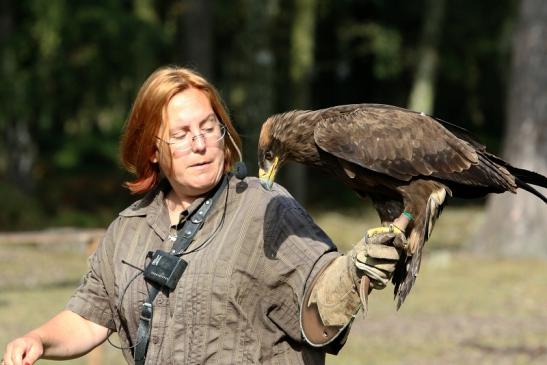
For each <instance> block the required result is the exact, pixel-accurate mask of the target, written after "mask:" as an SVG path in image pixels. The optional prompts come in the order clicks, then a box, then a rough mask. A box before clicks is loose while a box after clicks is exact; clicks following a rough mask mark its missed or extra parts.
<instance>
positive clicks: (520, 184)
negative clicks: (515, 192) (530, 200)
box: [515, 177, 547, 204]
mask: <svg viewBox="0 0 547 365" xmlns="http://www.w3.org/2000/svg"><path fill="white" fill-rule="evenodd" d="M515 182H516V183H517V186H518V187H519V188H521V189H523V190H526V191H528V192H530V193H532V194H534V195H535V196H537V197H538V198H540V199H541V200H543V202H544V203H546V204H547V198H546V197H545V195H543V194H542V193H540V192H539V191H537V190H536V189H534V188H533V187H532V186H530V185H529V184H527V183H525V182H524V181H522V180H521V179H519V178H518V177H516V178H515Z"/></svg>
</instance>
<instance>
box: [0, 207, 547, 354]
mask: <svg viewBox="0 0 547 365" xmlns="http://www.w3.org/2000/svg"><path fill="white" fill-rule="evenodd" d="M313 215H314V217H315V219H316V222H317V223H318V224H319V225H320V226H321V227H323V228H324V229H325V231H326V232H327V233H328V234H329V235H330V236H331V237H332V238H333V240H334V241H335V242H336V243H337V244H338V245H339V247H340V249H341V251H347V250H348V249H349V248H350V247H351V245H352V244H353V243H354V242H356V241H357V240H359V239H360V238H361V236H362V235H363V234H364V232H365V231H366V229H368V228H370V227H374V226H376V225H377V224H378V220H377V218H376V217H375V216H374V215H373V214H372V213H368V212H364V213H363V212H344V213H343V214H342V213H336V212H328V213H315V214H313ZM481 219H482V211H481V210H480V209H479V208H469V207H465V208H460V207H450V208H448V209H447V210H446V211H445V213H443V215H442V216H441V219H440V220H439V222H438V223H437V225H436V227H435V231H434V232H433V237H432V239H431V241H430V242H428V244H427V245H426V249H425V256H424V259H423V264H422V269H421V271H420V276H419V278H418V280H417V282H416V285H415V287H414V288H413V290H412V292H411V294H410V295H409V297H408V298H407V300H406V302H405V303H404V304H403V306H402V307H401V309H400V310H399V311H397V310H396V308H395V303H394V301H393V296H392V291H391V289H392V288H391V287H388V288H387V289H385V290H383V291H380V292H373V293H372V294H371V297H370V303H369V304H370V309H369V314H368V316H367V318H366V319H363V318H362V316H360V315H359V316H358V317H357V318H356V320H355V323H354V324H353V328H352V332H351V334H350V336H349V339H348V342H347V344H346V346H345V347H344V348H343V349H342V351H341V352H340V354H339V355H338V356H330V355H329V356H328V357H327V364H329V365H337V364H344V365H352V364H363V363H366V364H373V365H374V364H382V365H391V364H424V365H428V364H454V365H459V364H462V365H463V364H495V365H504V364H544V363H547V311H546V309H547V290H546V289H547V281H546V279H545V278H546V277H547V261H545V260H543V261H542V260H539V259H537V260H536V259H526V260H524V259H520V260H511V259H495V258H488V257H479V256H473V255H471V254H468V253H467V252H466V250H465V248H466V241H467V238H468V237H469V235H471V234H472V233H473V232H474V230H476V229H477V228H478V227H479V224H480V221H481ZM85 256H86V255H85V253H84V250H83V248H81V247H55V248H52V247H48V248H39V247H33V246H18V247H13V246H11V247H9V246H2V245H0V265H2V276H0V293H1V294H0V349H3V348H4V347H5V345H6V343H7V342H8V341H9V340H10V339H12V338H14V337H15V336H18V335H21V334H23V333H25V332H26V331H28V330H29V329H31V328H33V327H35V326H37V325H39V324H41V323H42V322H43V321H45V320H47V319H48V318H49V317H51V316H52V315H53V314H55V313H57V312H58V311H59V310H61V309H62V308H63V306H64V304H65V303H66V301H67V299H68V298H69V296H70V295H71V293H72V291H73V289H74V288H75V287H76V286H77V284H78V282H79V280H80V277H81V274H82V273H83V272H84V271H85V269H86V257H85ZM103 347H104V352H103V363H104V364H124V363H125V362H124V361H123V359H122V357H121V355H120V353H119V351H118V350H115V349H113V348H112V347H111V346H110V345H103ZM87 361H88V360H87V358H82V359H75V360H70V361H67V362H65V363H66V364H78V365H79V364H87ZM57 363H58V362H53V361H39V364H57Z"/></svg>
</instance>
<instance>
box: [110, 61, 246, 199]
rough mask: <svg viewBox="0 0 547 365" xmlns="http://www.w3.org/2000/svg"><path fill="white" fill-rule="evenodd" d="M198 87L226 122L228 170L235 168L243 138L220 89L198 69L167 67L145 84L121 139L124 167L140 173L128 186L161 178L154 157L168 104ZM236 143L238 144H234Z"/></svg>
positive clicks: (138, 187) (134, 188)
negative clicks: (233, 122)
mask: <svg viewBox="0 0 547 365" xmlns="http://www.w3.org/2000/svg"><path fill="white" fill-rule="evenodd" d="M189 88H195V89H198V90H201V91H202V92H203V93H205V95H207V97H208V98H209V101H210V102H211V106H212V108H213V111H214V112H215V114H216V115H217V117H218V118H219V120H220V121H221V122H222V123H223V124H224V125H225V126H226V129H227V133H229V134H230V135H231V136H232V138H233V141H232V140H231V139H230V138H227V139H226V142H227V143H224V172H228V171H230V170H231V169H232V167H233V165H234V164H235V163H236V161H237V160H238V157H239V156H238V153H237V149H239V150H241V139H240V138H239V135H238V134H237V132H236V130H235V128H234V126H233V125H232V122H231V120H230V117H229V115H228V112H227V110H226V108H225V106H224V103H223V102H222V99H221V98H220V96H219V94H218V92H217V90H216V89H215V88H214V87H213V85H211V84H210V83H209V82H208V81H207V80H205V78H203V77H202V76H201V75H199V74H198V73H197V72H195V71H193V70H190V69H187V68H183V67H174V66H172V67H163V68H160V69H158V70H156V71H155V72H154V73H152V74H151V75H150V76H149V77H148V79H147V80H146V81H145V82H144V84H143V85H142V86H141V88H140V90H139V92H138V94H137V97H136V99H135V103H134V104H133V108H132V109H131V113H130V114H129V118H128V119H127V121H126V123H125V127H124V133H123V135H122V139H121V145H120V154H121V160H122V163H123V165H124V167H125V168H126V169H127V171H129V172H130V173H132V174H134V175H135V176H136V179H135V180H133V181H127V182H125V186H126V187H127V188H128V189H129V190H130V191H131V192H132V193H134V194H139V193H145V192H147V191H149V190H151V189H152V188H153V187H154V186H155V185H156V184H157V183H158V181H159V174H160V170H159V166H158V164H157V163H153V162H152V161H151V158H152V157H153V156H154V153H155V152H156V136H157V134H158V131H159V130H160V128H161V125H162V122H163V115H164V111H165V108H166V107H167V104H168V103H169V101H171V98H172V97H173V96H175V95H176V94H178V93H180V92H182V91H184V90H186V89H189ZM234 143H235V144H237V146H234Z"/></svg>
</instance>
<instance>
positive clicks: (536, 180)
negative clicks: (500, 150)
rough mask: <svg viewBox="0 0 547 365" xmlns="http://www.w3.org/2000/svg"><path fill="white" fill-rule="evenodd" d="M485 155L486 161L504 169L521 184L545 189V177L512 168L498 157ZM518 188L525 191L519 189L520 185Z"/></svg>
mask: <svg viewBox="0 0 547 365" xmlns="http://www.w3.org/2000/svg"><path fill="white" fill-rule="evenodd" d="M485 154H486V156H488V159H490V160H492V161H494V162H495V163H497V164H498V165H501V166H503V167H505V168H506V169H507V170H508V171H509V172H510V173H511V174H512V175H513V176H514V177H515V178H517V179H518V180H520V181H521V182H524V183H528V184H532V185H536V186H541V187H543V188H547V176H543V175H542V174H538V173H537V172H534V171H530V170H526V169H521V168H519V167H515V166H512V165H510V164H509V163H508V162H507V161H504V160H502V159H501V158H499V157H498V156H496V155H493V154H491V153H488V152H485ZM517 184H518V183H517ZM519 188H522V189H525V188H524V187H521V186H520V185H519Z"/></svg>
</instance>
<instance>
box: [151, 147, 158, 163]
mask: <svg viewBox="0 0 547 365" xmlns="http://www.w3.org/2000/svg"><path fill="white" fill-rule="evenodd" d="M159 153H160V152H159V151H158V149H157V148H156V150H155V151H154V153H153V154H152V156H150V162H152V163H158V159H159Z"/></svg>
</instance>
